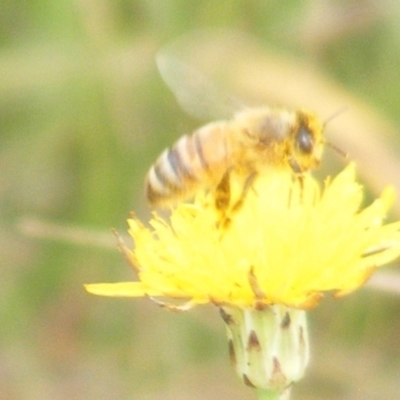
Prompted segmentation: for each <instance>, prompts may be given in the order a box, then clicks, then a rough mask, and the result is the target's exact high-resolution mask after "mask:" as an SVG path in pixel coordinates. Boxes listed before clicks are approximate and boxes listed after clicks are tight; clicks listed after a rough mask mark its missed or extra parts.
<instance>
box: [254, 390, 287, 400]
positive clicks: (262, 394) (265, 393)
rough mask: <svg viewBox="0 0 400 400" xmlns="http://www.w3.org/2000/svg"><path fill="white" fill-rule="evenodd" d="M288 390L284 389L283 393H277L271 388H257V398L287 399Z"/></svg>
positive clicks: (264, 399) (265, 399)
mask: <svg viewBox="0 0 400 400" xmlns="http://www.w3.org/2000/svg"><path fill="white" fill-rule="evenodd" d="M289 397H290V390H287V391H285V392H284V393H279V392H275V391H271V390H263V389H258V390H257V399H258V400H289Z"/></svg>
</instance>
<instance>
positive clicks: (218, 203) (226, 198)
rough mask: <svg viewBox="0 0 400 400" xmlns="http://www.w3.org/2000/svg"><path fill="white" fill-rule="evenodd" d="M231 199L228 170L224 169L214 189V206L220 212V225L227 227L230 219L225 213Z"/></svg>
mask: <svg viewBox="0 0 400 400" xmlns="http://www.w3.org/2000/svg"><path fill="white" fill-rule="evenodd" d="M230 201H231V185H230V171H229V170H228V171H226V172H225V174H224V175H223V177H222V179H221V181H220V182H219V184H218V186H217V188H216V189H215V208H216V209H217V210H218V211H219V212H220V214H221V220H220V222H219V225H220V226H223V227H227V226H228V225H229V224H230V222H231V220H230V218H229V217H228V215H227V210H228V208H229V203H230Z"/></svg>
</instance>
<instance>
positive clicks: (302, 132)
mask: <svg viewBox="0 0 400 400" xmlns="http://www.w3.org/2000/svg"><path fill="white" fill-rule="evenodd" d="M296 142H297V146H298V147H299V149H300V151H301V152H302V153H305V154H309V153H311V151H312V149H313V147H314V140H313V137H312V135H311V132H310V131H309V130H308V129H307V128H306V127H305V126H301V127H300V129H299V132H298V133H297V138H296Z"/></svg>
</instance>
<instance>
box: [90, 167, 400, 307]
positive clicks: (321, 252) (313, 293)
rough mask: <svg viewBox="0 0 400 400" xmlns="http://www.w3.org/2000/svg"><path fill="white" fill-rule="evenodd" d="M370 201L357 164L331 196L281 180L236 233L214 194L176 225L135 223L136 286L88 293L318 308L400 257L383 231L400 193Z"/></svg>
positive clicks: (236, 217) (399, 238)
mask: <svg viewBox="0 0 400 400" xmlns="http://www.w3.org/2000/svg"><path fill="white" fill-rule="evenodd" d="M233 184H234V182H233ZM233 190H234V191H235V190H240V189H238V188H236V189H235V187H234V188H233ZM363 192H364V189H363V187H362V186H361V185H360V184H359V183H357V181H356V179H355V166H354V164H350V165H349V166H347V167H346V168H345V169H344V170H343V171H342V172H341V173H340V174H339V175H337V176H336V177H335V178H334V179H332V180H329V179H328V180H326V181H325V183H324V185H323V187H322V188H321V187H320V185H319V184H318V182H317V181H316V180H315V179H314V178H312V177H311V176H309V175H306V176H304V177H303V178H302V179H301V180H300V179H295V178H293V176H292V174H291V173H290V172H277V171H274V172H273V173H271V174H266V175H265V176H260V177H259V178H257V180H256V182H255V183H254V185H253V188H252V189H251V190H249V191H248V193H247V195H246V197H245V199H244V203H243V206H242V207H241V208H240V209H239V210H238V211H237V212H235V213H232V215H231V216H230V219H231V221H230V224H229V225H228V226H225V225H224V224H221V223H219V222H220V215H219V213H218V211H217V210H216V209H215V207H214V203H213V198H212V194H210V193H208V194H207V193H203V192H202V193H199V194H198V195H197V197H196V199H195V201H194V202H193V203H180V204H179V205H178V206H177V207H176V208H174V209H173V210H172V211H171V215H170V217H169V218H168V219H165V218H162V217H161V216H160V215H159V214H157V213H154V214H153V217H152V219H151V220H150V227H145V226H144V225H143V224H142V223H141V222H140V221H139V220H138V219H137V218H136V217H133V218H132V219H129V220H128V223H129V233H130V235H131V236H132V238H133V240H134V243H135V248H134V250H132V251H130V250H127V249H126V248H124V249H123V250H124V252H125V253H126V255H127V257H128V258H129V261H130V263H131V264H132V265H133V266H134V267H135V269H136V271H137V274H138V280H137V281H136V282H127V283H115V284H92V285H87V286H86V289H87V290H88V291H89V292H91V293H94V294H99V295H105V296H131V297H140V296H150V297H152V298H155V297H161V298H162V297H163V298H165V297H167V298H174V299H181V300H184V301H188V303H186V304H188V305H190V306H191V305H197V304H204V303H214V304H217V305H221V306H233V307H240V308H248V307H255V308H261V307H263V306H268V305H273V304H282V305H285V306H288V307H292V308H301V309H308V308H312V307H314V306H316V305H317V303H318V301H319V300H320V298H321V297H322V295H323V293H324V292H327V291H333V292H334V293H335V294H336V295H339V296H340V295H345V294H348V293H350V292H352V291H354V290H355V289H357V288H358V287H360V286H361V285H362V284H363V283H365V281H366V280H367V279H368V278H369V276H370V275H371V273H372V272H373V271H374V270H375V269H376V268H377V267H379V266H381V265H383V264H386V263H388V262H390V261H392V260H393V259H395V258H396V257H398V256H399V254H400V222H395V223H391V224H386V225H385V224H384V223H383V220H384V218H385V217H386V215H387V212H388V210H389V208H390V206H391V204H392V202H393V199H394V191H393V189H392V188H391V187H388V188H386V189H385V190H384V191H383V193H382V195H381V196H380V197H379V198H378V199H376V200H375V201H374V202H372V203H371V204H370V205H368V206H367V207H365V208H362V202H363V197H364V193H363Z"/></svg>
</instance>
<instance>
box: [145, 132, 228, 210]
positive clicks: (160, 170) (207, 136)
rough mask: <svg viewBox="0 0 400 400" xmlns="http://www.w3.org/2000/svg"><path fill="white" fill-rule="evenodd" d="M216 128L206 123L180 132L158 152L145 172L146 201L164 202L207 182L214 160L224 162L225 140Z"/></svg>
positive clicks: (189, 194) (170, 200)
mask: <svg viewBox="0 0 400 400" xmlns="http://www.w3.org/2000/svg"><path fill="white" fill-rule="evenodd" d="M216 128H218V124H209V125H207V126H205V127H203V128H201V129H200V130H198V131H196V132H194V134H193V135H191V136H186V135H185V136H182V137H181V138H180V139H179V140H178V141H177V142H176V143H175V145H174V146H173V147H172V148H170V149H166V150H165V151H164V152H163V153H162V154H161V156H160V157H159V158H158V159H157V161H156V162H155V164H154V165H153V166H152V167H151V168H150V171H149V173H148V176H147V182H146V191H147V198H148V201H149V202H150V204H152V205H166V204H168V203H171V202H174V201H176V200H178V199H182V198H187V197H190V196H191V195H192V194H193V193H194V192H195V190H196V188H198V187H199V186H202V185H203V186H206V185H207V184H208V180H209V177H210V176H211V175H212V174H215V169H216V164H217V167H218V165H219V164H221V163H222V164H226V160H227V150H226V143H225V140H224V137H220V135H218V134H217V135H216V133H218V132H219V129H217V130H216ZM221 139H222V141H221ZM221 142H222V143H221ZM217 169H218V168H217Z"/></svg>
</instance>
